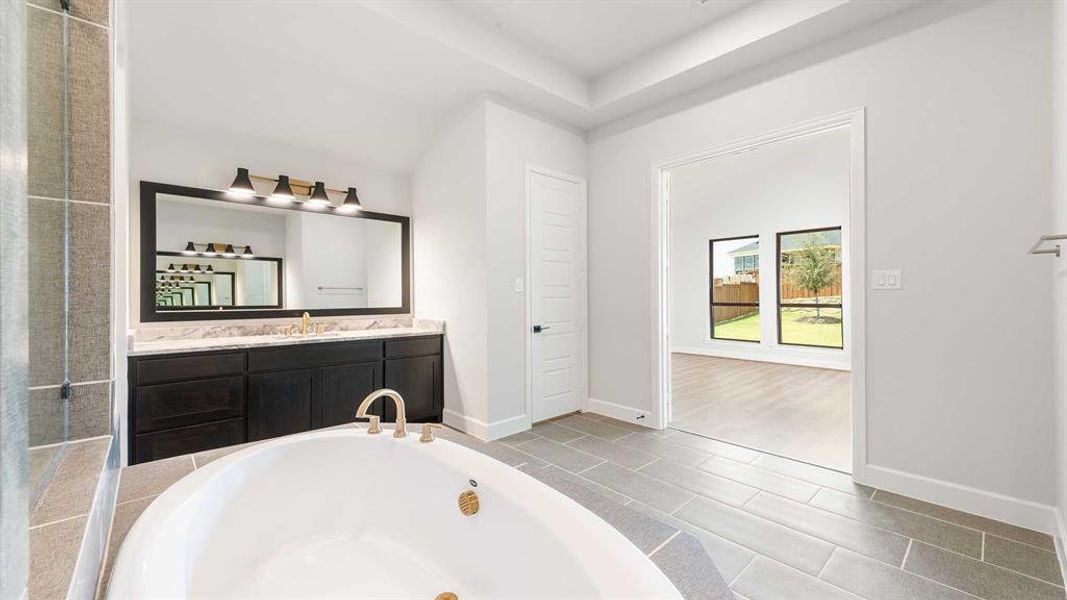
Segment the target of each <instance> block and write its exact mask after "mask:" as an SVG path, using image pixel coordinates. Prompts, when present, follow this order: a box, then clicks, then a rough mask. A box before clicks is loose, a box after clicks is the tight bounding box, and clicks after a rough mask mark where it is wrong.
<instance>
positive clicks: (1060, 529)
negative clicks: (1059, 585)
mask: <svg viewBox="0 0 1067 600" xmlns="http://www.w3.org/2000/svg"><path fill="white" fill-rule="evenodd" d="M1053 537H1055V538H1056V540H1055V541H1056V558H1057V559H1059V561H1060V575H1061V576H1062V577H1063V580H1064V581H1067V546H1065V544H1067V527H1065V525H1064V517H1063V511H1061V510H1057V511H1056V535H1055V536H1053Z"/></svg>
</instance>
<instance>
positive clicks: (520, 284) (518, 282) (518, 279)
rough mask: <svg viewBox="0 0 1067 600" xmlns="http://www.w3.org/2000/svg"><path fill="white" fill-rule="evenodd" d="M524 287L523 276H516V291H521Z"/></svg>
mask: <svg viewBox="0 0 1067 600" xmlns="http://www.w3.org/2000/svg"><path fill="white" fill-rule="evenodd" d="M524 289H525V285H523V281H522V277H516V278H515V291H516V292H521V291H523V290H524Z"/></svg>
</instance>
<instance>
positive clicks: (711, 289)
mask: <svg viewBox="0 0 1067 600" xmlns="http://www.w3.org/2000/svg"><path fill="white" fill-rule="evenodd" d="M748 239H752V240H755V241H756V242H757V243H759V242H760V241H761V240H760V236H759V234H758V233H757V234H755V235H737V236H733V237H726V238H715V239H710V240H708V334H709V335H710V336H711V339H713V340H721V341H727V342H744V343H748V344H760V343H763V339H762V337H763V336H762V335H760V339H755V340H742V339H738V338H722V337H715V307H716V306H754V307H756V312H757V313H758V312H759V309H760V299H761V296H762V294H757V299H756V302H716V301H715V243H716V242H732V241H736V240H748ZM737 258H738V257H734V259H735V260H736V259H737ZM741 258H742V261H741V263H742V265H744V257H741ZM735 264H736V263H735ZM756 272H757V273H758V272H759V253H758V252H757V253H756Z"/></svg>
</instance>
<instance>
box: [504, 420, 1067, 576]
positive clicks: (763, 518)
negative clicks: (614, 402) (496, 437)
mask: <svg viewBox="0 0 1067 600" xmlns="http://www.w3.org/2000/svg"><path fill="white" fill-rule="evenodd" d="M560 427H565V426H564V425H560ZM634 433H636V432H634ZM534 435H537V434H534ZM538 437H540V436H538ZM627 437H628V436H627ZM544 439H547V438H544ZM601 439H603V438H601ZM620 439H621V438H620ZM530 441H533V440H528V441H527V443H528V442H530ZM549 441H553V440H549ZM605 441H609V442H610V440H605ZM556 443H559V442H556ZM520 445H521V444H520ZM561 445H565V444H561ZM675 445H677V444H675ZM575 450H577V449H576V448H575ZM579 452H580V450H579ZM713 456H718V455H713ZM661 458H662V457H661ZM720 458H726V457H720ZM664 460H666V459H664ZM727 460H733V459H729V458H727ZM787 460H789V459H787ZM545 462H548V464H550V465H552V466H554V467H556V468H558V469H561V470H563V471H565V472H567V471H566V469H563V468H562V467H560V466H559V465H556V464H554V463H552V462H550V461H545ZM605 462H607V461H605ZM734 462H738V461H734ZM740 464H747V463H740ZM620 466H621V465H620ZM683 466H684V465H683ZM750 466H753V465H750ZM622 468H624V469H627V470H630V471H634V469H629V468H627V467H622ZM756 468H760V467H758V466H757V467H756ZM818 468H823V467H818ZM764 470H769V469H764ZM772 472H774V471H772ZM571 474H572V475H576V476H579V477H581V476H580V475H577V474H574V473H571ZM646 476H648V477H651V475H647V474H646ZM786 477H789V476H788V475H786ZM581 478H582V479H583V480H584V481H587V482H589V483H592V484H594V485H598V486H599V484H597V483H596V482H595V481H591V480H589V479H586V478H585V477H581ZM655 479H657V480H659V481H663V480H661V479H659V478H655ZM726 479H729V478H726ZM794 479H796V478H794ZM730 481H733V482H734V483H738V484H741V485H747V484H743V483H742V482H739V481H736V480H733V479H730ZM801 481H804V480H801ZM664 483H668V484H669V483H670V482H664ZM807 483H812V482H807ZM670 485H675V484H670ZM813 485H819V484H814V483H813ZM600 487H604V486H600ZM675 487H679V488H680V486H677V485H675ZM749 487H753V486H749ZM824 487H827V486H823V485H819V488H820V489H822V488H824ZM606 489H608V490H609V491H612V492H614V493H616V494H618V495H620V496H622V497H624V498H628V499H629V500H630V501H631V502H639V501H637V500H634V499H633V498H630V497H629V496H627V495H626V494H623V493H621V492H618V491H615V490H612V489H611V488H606ZM680 489H683V490H685V491H687V492H690V493H692V494H695V496H694V497H693V498H690V499H689V500H687V501H686V502H685V504H688V503H690V502H692V501H693V500H695V499H696V497H698V496H699V497H702V498H705V499H706V500H709V501H711V502H717V503H719V504H722V505H723V506H727V507H731V505H729V504H727V503H725V502H722V501H721V500H716V499H714V498H710V497H708V496H705V495H703V494H700V493H697V492H692V491H691V490H688V489H686V488H680ZM757 489H759V493H768V494H772V495H775V496H778V494H775V493H774V492H772V491H769V490H764V489H760V488H757ZM830 489H833V488H830ZM836 491H839V490H836ZM842 493H847V492H842ZM756 495H759V494H758V493H757V494H756ZM872 496H873V495H872ZM754 497H755V496H753V498H754ZM782 498H785V497H784V496H782ZM785 499H786V500H789V498H785ZM751 500H752V498H749V499H748V500H747V501H745V503H744V504H742V505H741V506H740V507H736V506H733V507H731V508H734V509H736V510H742V511H744V512H745V513H746V514H748V515H750V516H752V517H755V518H758V519H762V520H764V521H767V522H769V523H774V524H776V525H780V526H783V527H787V528H789V529H791V530H793V531H796V532H797V533H801V534H804V535H807V536H810V537H812V538H815V539H817V540H820V541H823V542H826V543H828V544H831V545H833V546H834V547H835V548H843V549H845V550H849V551H850V552H855V553H856V554H858V555H860V556H867V555H865V554H863V553H862V552H857V551H855V550H851V549H849V548H845V547H844V546H840V545H839V544H837V543H836V542H833V541H831V540H827V539H825V538H823V537H820V536H818V535H813V534H809V533H807V532H804V531H800V530H799V529H795V528H793V527H791V526H789V525H785V524H783V523H780V522H778V521H775V520H773V519H768V518H766V517H763V516H761V515H757V514H755V513H752V512H750V511H747V510H745V508H744V506H745V505H746V504H748V503H749V502H751ZM868 501H869V502H876V501H875V500H868ZM793 502H796V501H795V500H793ZM639 503H640V502H639ZM627 504H628V503H627ZM798 504H802V505H805V506H810V507H811V508H813V509H815V510H818V511H820V512H824V513H826V514H828V515H831V516H837V517H841V518H844V519H848V520H850V521H853V522H855V523H858V524H861V525H866V526H869V527H873V528H875V529H878V530H881V531H886V532H888V533H892V534H895V535H898V536H900V537H903V538H907V539H908V551H910V550H911V544H912V542H913V541H914V540H915V539H916V538H913V537H911V536H908V535H904V534H902V533H900V532H899V531H893V530H891V529H885V528H883V527H879V526H877V525H874V524H871V523H867V522H865V521H860V520H859V519H854V518H852V517H848V516H845V515H841V514H838V513H835V512H831V511H828V510H825V509H823V508H820V507H818V506H812V505H809V504H805V503H800V502H798ZM878 504H881V505H883V506H887V507H889V508H897V509H898V510H904V511H906V512H911V513H913V514H917V515H920V516H924V517H927V518H930V519H934V520H937V521H942V522H944V523H948V524H949V525H953V526H956V527H960V528H961V529H966V530H969V531H975V532H978V533H981V534H983V540H984V536H985V534H986V532H984V531H981V530H977V529H972V528H969V527H964V526H962V525H959V524H957V523H952V522H951V521H945V520H943V519H937V518H936V517H931V516H930V515H925V514H923V513H919V512H915V511H909V510H907V509H902V508H899V507H896V506H892V505H890V504H883V503H881V502H878ZM683 506H684V504H683ZM681 508H682V507H679V508H678V509H675V511H672V512H671V513H667V514H668V516H673V515H674V512H677V511H678V510H681ZM979 516H980V515H979ZM682 520H683V521H685V522H686V523H688V524H689V525H691V526H693V527H697V528H698V529H700V530H701V531H705V532H707V533H710V534H711V535H714V536H716V537H719V538H721V539H724V540H727V541H729V542H731V543H733V544H736V545H738V546H741V547H743V548H747V549H748V550H750V551H752V552H754V553H756V554H757V555H759V556H764V555H763V554H761V553H760V552H758V551H757V550H755V549H754V548H749V547H748V546H744V545H743V544H740V543H738V542H735V541H733V540H730V539H728V538H724V537H722V536H720V535H718V534H715V533H713V532H708V531H707V530H705V529H703V528H700V527H699V526H697V525H696V524H694V523H690V522H689V521H686V520H685V519H682ZM990 535H992V534H990ZM995 537H1000V536H995ZM1002 539H1006V538H1002ZM919 541H920V542H922V540H919ZM1008 541H1014V540H1008ZM923 543H925V544H927V545H929V546H932V547H934V548H938V549H940V550H944V551H946V552H949V553H952V554H955V555H957V556H961V557H963V558H966V559H970V560H975V561H977V562H981V563H983V564H987V565H990V566H992V567H996V568H998V569H1003V570H1005V571H1008V572H1011V573H1016V574H1018V575H1021V576H1023V577H1026V578H1028V579H1032V580H1034V581H1038V582H1041V583H1045V584H1048V585H1052V586H1054V587H1061V588H1062V587H1063V586H1059V585H1057V584H1055V583H1052V582H1049V581H1045V580H1044V579H1040V578H1038V577H1034V576H1032V575H1028V574H1026V573H1022V572H1020V571H1015V570H1013V569H1009V568H1007V567H1003V566H1001V565H998V564H996V563H990V562H986V561H984V560H977V559H975V558H974V557H971V556H967V555H966V554H963V553H960V552H956V551H954V550H951V549H949V548H942V547H941V546H938V545H937V544H932V543H930V542H923ZM1018 543H1022V544H1024V545H1027V546H1030V547H1032V548H1035V549H1037V550H1043V549H1042V548H1038V547H1037V546H1032V545H1030V544H1025V543H1024V542H1018ZM1046 552H1047V551H1046ZM906 554H907V552H906V553H905V558H906V557H907V556H906ZM764 558H768V559H769V560H774V559H771V558H770V557H766V556H764ZM867 558H872V559H873V560H876V561H878V562H879V563H881V564H885V565H888V566H889V567H891V568H897V569H898V570H900V571H903V572H905V573H911V574H913V575H917V576H920V577H921V575H918V574H917V573H912V572H911V571H906V570H904V569H903V568H902V567H900V568H898V567H894V566H893V565H892V564H890V563H885V562H882V561H880V560H878V559H875V558H873V557H867ZM827 561H829V559H827ZM776 562H778V561H776ZM782 564H784V563H782ZM786 566H788V565H786ZM790 568H794V567H790ZM924 579H928V578H924ZM820 581H823V580H821V579H820ZM930 581H932V582H934V583H937V584H939V585H944V586H946V587H952V586H948V585H946V584H944V583H941V582H940V581H937V580H934V579H930ZM826 583H829V582H826ZM831 585H832V584H831ZM953 589H956V588H953ZM846 591H847V590H846ZM958 591H961V592H962V591H963V590H958ZM850 593H851V592H850ZM965 593H969V592H965ZM972 595H973V594H972Z"/></svg>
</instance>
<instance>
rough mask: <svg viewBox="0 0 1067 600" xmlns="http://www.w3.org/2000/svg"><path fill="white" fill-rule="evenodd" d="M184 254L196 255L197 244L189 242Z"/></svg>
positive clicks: (183, 251)
mask: <svg viewBox="0 0 1067 600" xmlns="http://www.w3.org/2000/svg"><path fill="white" fill-rule="evenodd" d="M182 254H184V255H186V256H196V245H195V244H193V243H192V242H189V243H188V244H186V245H185V250H182Z"/></svg>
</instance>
